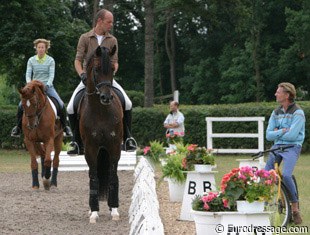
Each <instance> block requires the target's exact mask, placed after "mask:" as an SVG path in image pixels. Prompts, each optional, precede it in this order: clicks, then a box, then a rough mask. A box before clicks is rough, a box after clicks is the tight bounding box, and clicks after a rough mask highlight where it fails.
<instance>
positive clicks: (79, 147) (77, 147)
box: [67, 114, 84, 155]
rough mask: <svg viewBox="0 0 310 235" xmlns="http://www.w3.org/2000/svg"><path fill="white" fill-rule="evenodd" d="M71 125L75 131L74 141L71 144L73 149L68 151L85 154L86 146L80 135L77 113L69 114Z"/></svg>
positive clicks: (69, 152)
mask: <svg viewBox="0 0 310 235" xmlns="http://www.w3.org/2000/svg"><path fill="white" fill-rule="evenodd" d="M68 117H69V121H70V125H71V127H72V131H73V137H72V142H71V143H70V145H71V146H72V149H71V150H69V151H68V152H67V154H68V155H83V154H84V146H83V142H82V139H81V136H80V128H79V121H78V119H77V114H68Z"/></svg>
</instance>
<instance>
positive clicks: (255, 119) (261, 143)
mask: <svg viewBox="0 0 310 235" xmlns="http://www.w3.org/2000/svg"><path fill="white" fill-rule="evenodd" d="M264 121H265V117H206V122H207V148H210V149H213V150H214V152H217V153H256V152H258V151H263V150H264ZM213 122H258V131H257V133H214V132H213V129H212V123H213ZM213 138H257V139H258V148H257V149H216V148H214V147H213Z"/></svg>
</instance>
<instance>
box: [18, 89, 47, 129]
mask: <svg viewBox="0 0 310 235" xmlns="http://www.w3.org/2000/svg"><path fill="white" fill-rule="evenodd" d="M33 99H35V101H36V102H35V103H34V107H35V112H34V113H32V114H27V113H26V111H24V114H25V116H26V117H27V119H28V124H27V128H28V129H30V130H33V129H35V128H36V127H38V126H39V123H40V120H41V118H42V113H43V112H44V110H45V109H46V106H47V96H46V95H45V102H44V106H43V108H41V110H39V105H40V100H39V99H38V96H37V94H34V96H32V97H31V98H30V99H28V100H27V102H28V101H29V102H30V103H31V100H33ZM31 118H35V121H34V125H33V126H32V125H30V123H29V119H31Z"/></svg>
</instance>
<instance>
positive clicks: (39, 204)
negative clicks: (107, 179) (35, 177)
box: [0, 171, 195, 235]
mask: <svg viewBox="0 0 310 235" xmlns="http://www.w3.org/2000/svg"><path fill="white" fill-rule="evenodd" d="M118 176H119V181H120V207H119V213H120V220H119V221H112V220H110V216H109V210H108V206H107V204H106V202H100V212H99V221H98V222H97V224H89V217H88V211H89V206H88V173H87V171H82V172H59V177H58V188H57V189H54V190H50V191H45V190H44V189H43V185H42V182H40V186H41V187H40V189H39V190H38V191H34V190H32V188H31V174H30V173H29V174H27V173H0V231H1V232H0V233H1V234H12V235H17V234H23V235H50V234H53V235H63V234H68V235H79V234H81V235H82V234H83V235H92V234H94V235H95V234H96V235H98V234H103V235H105V234H106V235H111V234H112V235H113V234H115V235H125V234H129V231H130V224H129V222H128V210H129V206H130V203H131V195H132V187H133V180H134V179H133V171H119V172H118ZM157 178H158V177H157ZM157 195H158V199H159V203H160V216H161V219H162V222H163V224H164V229H165V234H169V235H170V234H189V235H191V234H195V225H194V223H193V222H184V221H179V220H178V218H179V215H180V210H181V203H172V202H169V192H168V186H167V182H165V181H164V182H163V183H161V184H160V185H159V186H158V187H157Z"/></svg>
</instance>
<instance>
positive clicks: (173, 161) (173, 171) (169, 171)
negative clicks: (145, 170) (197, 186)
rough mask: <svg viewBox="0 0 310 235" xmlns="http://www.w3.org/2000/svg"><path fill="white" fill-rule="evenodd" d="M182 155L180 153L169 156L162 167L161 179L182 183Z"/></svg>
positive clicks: (183, 180) (184, 175)
mask: <svg viewBox="0 0 310 235" xmlns="http://www.w3.org/2000/svg"><path fill="white" fill-rule="evenodd" d="M184 157H185V156H184V155H183V154H180V153H176V154H171V155H170V156H169V157H168V158H167V160H166V164H165V165H164V166H162V173H163V174H162V178H165V177H167V178H171V179H174V180H176V181H177V182H179V183H183V182H185V180H186V174H185V173H184V170H185V169H184V168H183V165H182V161H183V159H184Z"/></svg>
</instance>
